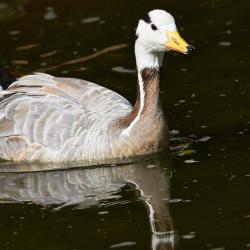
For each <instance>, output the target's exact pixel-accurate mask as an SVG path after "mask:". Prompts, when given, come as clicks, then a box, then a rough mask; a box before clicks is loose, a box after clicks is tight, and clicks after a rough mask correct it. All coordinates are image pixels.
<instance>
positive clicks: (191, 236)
mask: <svg viewBox="0 0 250 250" xmlns="http://www.w3.org/2000/svg"><path fill="white" fill-rule="evenodd" d="M181 238H183V239H186V240H189V239H193V238H195V233H189V234H184V235H182V236H181Z"/></svg>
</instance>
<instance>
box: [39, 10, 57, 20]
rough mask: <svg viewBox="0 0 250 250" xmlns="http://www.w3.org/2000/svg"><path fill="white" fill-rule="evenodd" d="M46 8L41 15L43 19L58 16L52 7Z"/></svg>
mask: <svg viewBox="0 0 250 250" xmlns="http://www.w3.org/2000/svg"><path fill="white" fill-rule="evenodd" d="M46 10H47V12H46V13H45V14H44V16H43V19H44V20H47V21H51V20H55V19H57V18H58V15H57V14H56V12H55V10H54V8H53V7H47V8H46Z"/></svg>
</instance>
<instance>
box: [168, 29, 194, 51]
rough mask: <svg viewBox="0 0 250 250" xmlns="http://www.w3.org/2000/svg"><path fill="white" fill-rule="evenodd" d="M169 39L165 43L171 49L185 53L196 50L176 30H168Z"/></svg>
mask: <svg viewBox="0 0 250 250" xmlns="http://www.w3.org/2000/svg"><path fill="white" fill-rule="evenodd" d="M167 38H168V41H167V42H166V43H165V46H166V47H167V48H168V49H169V50H174V51H178V52H181V53H183V54H188V53H190V52H192V51H194V47H193V46H192V45H189V44H188V43H187V42H186V41H185V40H184V39H183V38H181V36H180V34H179V33H178V32H177V31H176V32H170V31H169V32H167Z"/></svg>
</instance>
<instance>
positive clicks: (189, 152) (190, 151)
mask: <svg viewBox="0 0 250 250" xmlns="http://www.w3.org/2000/svg"><path fill="white" fill-rule="evenodd" d="M196 153H197V152H196V151H195V150H193V149H187V150H180V151H179V152H178V153H177V155H178V156H182V157H183V156H188V155H193V154H196Z"/></svg>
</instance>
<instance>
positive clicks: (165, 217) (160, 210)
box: [0, 160, 175, 250]
mask: <svg viewBox="0 0 250 250" xmlns="http://www.w3.org/2000/svg"><path fill="white" fill-rule="evenodd" d="M164 167H165V168H166V167H168V166H164ZM166 172H167V171H166V170H165V169H164V168H163V167H162V166H161V164H160V161H158V160H153V161H148V162H140V163H136V164H129V165H122V166H113V167H112V166H111V167H97V168H81V169H71V170H56V171H55V170H54V171H44V172H26V173H0V203H10V202H14V203H20V202H32V203H35V204H39V205H43V206H48V205H54V206H56V207H57V208H58V209H60V208H61V207H65V206H69V205H75V206H77V207H78V208H81V209H84V208H89V207H90V206H93V205H98V204H100V203H101V202H103V201H104V200H109V199H112V198H114V195H116V194H117V192H118V191H119V190H120V189H121V188H122V187H124V186H126V185H129V186H130V187H131V188H132V189H133V190H134V191H135V194H136V196H137V197H138V199H140V200H141V201H142V202H143V203H144V204H145V207H146V209H147V212H148V213H147V214H148V218H149V222H150V227H151V232H152V249H154V250H159V249H162V250H163V249H174V246H175V234H174V229H173V223H172V219H171V216H170V213H169V207H168V200H169V197H170V193H169V191H170V186H169V177H168V175H167V173H166Z"/></svg>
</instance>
